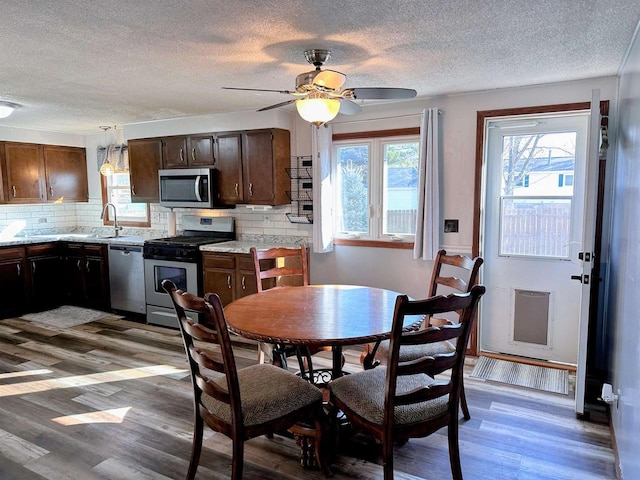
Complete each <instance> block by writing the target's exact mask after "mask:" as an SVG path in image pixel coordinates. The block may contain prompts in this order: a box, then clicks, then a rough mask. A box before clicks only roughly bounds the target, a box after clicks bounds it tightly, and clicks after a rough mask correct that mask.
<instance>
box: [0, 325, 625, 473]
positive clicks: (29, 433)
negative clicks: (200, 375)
mask: <svg viewBox="0 0 640 480" xmlns="http://www.w3.org/2000/svg"><path fill="white" fill-rule="evenodd" d="M235 353H236V356H237V361H238V365H239V366H240V367H242V366H246V365H249V364H251V363H253V362H254V361H255V359H256V353H255V349H254V348H249V347H248V346H245V347H243V346H242V345H240V346H238V347H237V348H236V349H235ZM358 355H359V351H355V350H354V351H347V352H346V357H347V362H348V363H347V367H346V368H347V369H350V370H352V371H357V370H358V369H359V368H360V366H359V364H358ZM469 360H470V363H472V362H473V360H474V359H469ZM327 362H328V361H327ZM186 368H187V364H186V359H185V356H184V353H183V350H182V340H181V338H180V335H179V332H178V331H177V330H170V329H164V328H161V327H153V326H147V325H143V324H140V323H136V322H131V321H127V320H123V319H118V318H115V317H109V318H106V319H103V320H100V321H97V322H92V323H89V324H85V325H79V326H76V327H73V328H68V329H64V330H63V329H59V330H58V329H55V328H47V327H46V326H44V325H42V324H36V323H31V322H28V321H25V320H21V319H6V320H0V478H1V479H3V480H13V479H20V480H22V479H49V480H58V479H80V480H84V479H88V480H93V479H109V480H113V479H123V480H125V479H126V480H132V479H133V480H137V479H180V478H184V477H185V475H186V471H187V465H188V457H189V453H190V448H191V425H192V423H191V422H192V399H191V394H192V393H191V392H192V391H191V385H190V383H189V377H188V373H187V371H186ZM468 368H469V372H470V369H471V365H468ZM469 372H468V373H469ZM465 386H466V388H467V398H468V401H469V406H470V410H471V416H472V418H471V420H469V421H468V422H464V421H461V423H460V448H461V461H462V470H463V473H464V475H465V478H466V479H500V480H503V479H520V480H528V479H531V480H533V479H536V480H545V479H549V480H551V479H580V480H587V479H614V478H615V467H614V454H613V451H612V446H611V437H610V432H609V427H608V425H603V424H597V423H587V422H583V421H580V420H577V419H576V418H575V414H574V411H573V400H572V398H570V397H568V396H562V395H555V394H546V393H543V392H538V391H532V390H528V389H523V388H518V387H510V386H506V385H502V384H496V383H491V382H485V381H482V380H478V379H474V378H466V379H465ZM356 445H357V444H356ZM204 446H205V448H204V449H203V454H202V458H201V462H200V467H199V469H198V475H197V478H198V479H215V480H219V479H227V478H230V477H229V472H230V455H231V454H230V451H231V444H230V442H229V441H228V439H226V437H224V436H223V435H220V434H217V433H213V432H211V431H210V430H208V429H206V428H205V442H204ZM351 454H352V455H354V456H348V455H340V456H338V457H337V458H336V460H335V462H334V463H333V465H332V468H333V470H334V472H335V476H334V478H335V479H336V480H343V479H378V478H382V468H381V466H380V465H378V462H379V461H380V459H379V458H378V457H377V455H376V449H375V448H371V447H367V448H363V449H358V448H354V449H353V450H352V452H351ZM355 455H357V456H355ZM395 469H396V474H395V478H396V479H398V480H416V479H446V478H451V474H450V469H449V458H448V453H447V437H446V430H444V431H440V432H437V433H436V434H434V435H431V436H430V437H427V438H425V439H416V440H411V441H409V443H407V444H406V445H404V446H401V447H400V446H398V447H396V450H395ZM245 478H246V479H265V480H266V479H276V480H282V479H302V478H305V479H307V478H308V479H322V478H324V476H323V475H322V473H321V472H319V471H309V470H303V469H302V468H301V467H300V465H299V460H298V447H297V446H296V444H295V442H294V441H293V440H292V439H289V438H285V437H281V436H277V435H276V436H275V437H274V438H273V439H268V438H266V437H260V438H257V439H254V440H251V441H249V442H247V443H246V444H245Z"/></svg>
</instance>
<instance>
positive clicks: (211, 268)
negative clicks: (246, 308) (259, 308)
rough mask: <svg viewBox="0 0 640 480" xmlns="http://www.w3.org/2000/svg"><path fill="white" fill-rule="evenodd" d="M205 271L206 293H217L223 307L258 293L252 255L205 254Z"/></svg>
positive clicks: (203, 276)
mask: <svg viewBox="0 0 640 480" xmlns="http://www.w3.org/2000/svg"><path fill="white" fill-rule="evenodd" d="M203 269H204V271H203V275H202V278H203V283H204V293H208V292H214V293H217V294H218V296H219V297H220V300H221V301H222V305H227V304H229V303H231V302H232V301H234V300H236V299H238V298H242V297H244V296H246V295H251V294H252V293H256V292H257V291H258V286H257V283H256V274H255V271H254V268H253V260H252V258H251V255H247V254H241V253H205V254H204V255H203Z"/></svg>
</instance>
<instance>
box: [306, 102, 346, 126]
mask: <svg viewBox="0 0 640 480" xmlns="http://www.w3.org/2000/svg"><path fill="white" fill-rule="evenodd" d="M296 108H297V109H298V113H299V114H300V116H301V117H302V118H303V119H304V120H306V121H307V122H309V123H312V124H313V125H315V126H317V127H319V126H320V125H322V124H323V123H327V122H329V121H331V120H333V119H334V118H336V115H338V112H339V110H340V99H338V98H323V97H321V96H316V95H309V96H308V97H307V98H301V99H299V100H296Z"/></svg>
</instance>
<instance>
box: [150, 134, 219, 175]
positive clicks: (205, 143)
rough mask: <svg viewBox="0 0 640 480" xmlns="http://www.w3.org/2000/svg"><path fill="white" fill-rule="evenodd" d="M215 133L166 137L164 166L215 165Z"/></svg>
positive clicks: (164, 140)
mask: <svg viewBox="0 0 640 480" xmlns="http://www.w3.org/2000/svg"><path fill="white" fill-rule="evenodd" d="M213 146H214V137H213V134H201V135H188V136H176V137H164V138H163V139H162V160H163V165H164V168H186V167H202V166H213V165H214V162H215V160H214V158H215V157H214V149H213Z"/></svg>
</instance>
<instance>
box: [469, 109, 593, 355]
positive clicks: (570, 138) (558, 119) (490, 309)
mask: <svg viewBox="0 0 640 480" xmlns="http://www.w3.org/2000/svg"><path fill="white" fill-rule="evenodd" d="M588 131H589V112H588V111H587V112H578V113H575V112H573V113H571V114H555V115H535V116H525V117H519V118H518V117H509V118H502V119H490V120H487V123H486V125H485V138H486V143H485V145H486V151H485V171H484V177H483V187H484V205H483V207H484V208H483V219H482V220H483V221H482V229H483V234H482V239H481V245H480V247H481V252H482V253H481V254H482V256H483V257H484V258H485V263H484V265H483V267H482V268H483V272H482V282H483V283H484V285H485V286H486V287H487V294H486V295H485V296H484V297H483V300H482V302H481V312H480V322H479V324H480V348H481V350H483V351H491V352H499V353H506V354H511V355H519V356H525V357H530V358H537V359H542V360H550V361H556V362H564V363H572V364H575V363H577V360H578V332H579V325H580V313H581V300H582V284H581V283H580V281H576V280H575V279H572V277H580V275H581V274H582V273H583V266H584V265H583V262H582V261H581V260H580V259H579V253H580V252H581V251H582V241H583V223H584V220H583V219H584V218H585V213H586V212H585V208H586V207H587V204H586V202H585V182H586V170H587V142H588ZM588 206H589V208H593V206H592V205H591V204H590V203H589V205H588ZM588 216H589V215H588V214H587V217H588Z"/></svg>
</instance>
